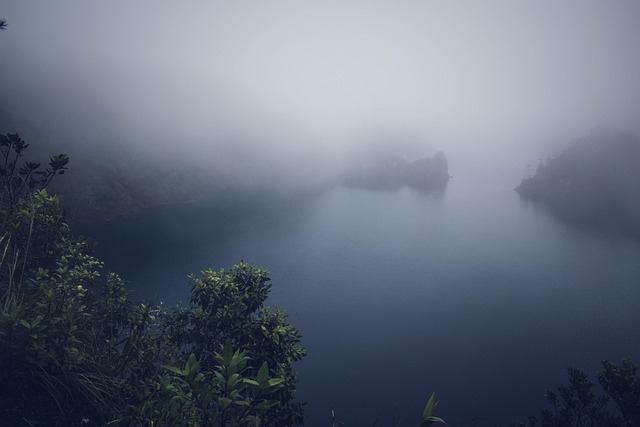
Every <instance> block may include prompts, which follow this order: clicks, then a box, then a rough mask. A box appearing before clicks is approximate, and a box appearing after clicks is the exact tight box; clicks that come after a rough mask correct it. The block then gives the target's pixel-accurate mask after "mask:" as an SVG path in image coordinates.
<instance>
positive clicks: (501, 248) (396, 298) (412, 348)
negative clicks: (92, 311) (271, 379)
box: [83, 179, 640, 426]
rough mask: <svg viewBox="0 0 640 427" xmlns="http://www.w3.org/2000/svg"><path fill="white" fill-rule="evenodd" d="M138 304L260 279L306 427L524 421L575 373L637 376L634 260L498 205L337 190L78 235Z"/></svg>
mask: <svg viewBox="0 0 640 427" xmlns="http://www.w3.org/2000/svg"><path fill="white" fill-rule="evenodd" d="M83 232H84V233H86V234H88V235H90V236H92V237H93V238H94V239H95V240H96V241H97V242H98V244H99V255H101V256H102V257H103V258H104V259H105V260H106V261H107V264H108V267H109V268H112V269H114V270H116V271H118V272H121V273H122V275H123V276H124V277H125V278H126V279H128V280H130V281H131V282H132V287H133V288H134V289H135V290H136V293H137V295H139V296H146V297H151V298H157V299H158V300H163V301H165V302H167V301H169V302H171V301H177V300H180V299H184V298H185V297H186V293H187V287H186V283H187V281H186V275H187V274H188V273H191V272H198V271H200V270H202V269H205V268H208V267H215V268H220V267H227V266H231V265H232V264H234V263H235V262H237V261H238V260H240V259H245V260H247V261H250V262H254V263H257V264H260V265H265V266H267V267H268V268H269V269H270V271H271V272H272V277H273V283H274V286H273V290H272V295H271V298H270V302H271V303H272V304H277V305H278V306H281V307H284V308H285V309H286V311H287V312H288V313H289V315H290V320H291V322H292V323H293V324H294V325H295V326H296V327H298V329H299V330H300V331H301V332H302V334H303V336H304V338H303V343H304V344H305V345H306V346H307V347H308V349H309V356H308V357H307V358H306V359H305V360H303V361H302V362H300V363H299V364H298V365H297V370H298V372H299V378H300V386H299V397H300V399H302V400H306V401H308V402H309V405H308V409H307V413H308V422H307V425H310V426H323V425H330V424H329V423H330V421H329V420H330V408H331V407H333V408H335V410H336V415H337V416H338V418H340V419H342V420H343V421H344V422H345V425H346V426H363V425H374V422H375V420H376V419H378V420H379V422H380V423H381V424H382V425H387V424H390V420H391V414H392V411H393V406H394V405H396V406H397V411H398V413H399V414H401V415H402V416H403V418H404V420H405V421H404V423H405V424H407V425H411V423H413V422H414V420H417V419H418V418H419V416H420V414H421V410H422V406H423V404H424V402H425V401H426V399H427V398H428V396H429V395H430V393H431V391H432V390H436V392H437V395H438V399H439V400H440V401H441V403H440V410H441V415H442V416H443V417H444V418H445V419H447V420H448V421H449V422H450V424H453V425H456V424H457V423H460V422H463V421H465V420H467V419H470V418H472V417H475V416H478V417H481V418H482V419H485V420H486V421H484V422H483V424H484V423H486V424H487V425H491V424H492V423H495V422H499V421H503V422H507V421H512V420H516V419H522V418H524V417H525V416H528V415H532V414H534V413H536V412H537V411H538V410H539V409H540V408H542V407H544V406H545V399H544V393H545V391H546V390H547V389H548V388H550V387H553V386H555V385H557V384H559V383H561V382H563V381H564V378H565V370H566V368H567V367H569V366H575V367H578V368H582V369H585V370H587V371H595V370H596V369H597V368H598V363H599V361H600V360H601V359H604V358H610V359H615V360H619V359H621V358H622V357H624V356H632V357H636V358H640V342H638V340H637V339H635V338H636V330H635V329H636V325H637V324H638V321H639V320H640V313H639V312H638V311H637V310H636V307H637V306H638V303H639V302H640V287H638V286H637V284H638V279H639V278H640V262H639V260H640V247H639V245H638V244H637V243H636V242H633V241H628V240H625V239H621V238H613V237H608V236H603V235H598V234H596V233H588V232H583V231H580V230H577V229H572V228H570V227H566V226H565V225H563V224H561V223H559V222H557V221H556V220H554V219H553V218H552V217H550V216H549V215H547V214H546V213H545V212H544V211H542V210H540V209H537V208H536V207H534V206H531V205H530V204H527V203H523V202H522V201H520V200H519V198H518V195H517V194H515V193H514V192H513V191H511V189H510V188H506V187H504V188H503V187H500V186H496V187H492V188H483V187H482V186H481V185H480V184H474V183H473V181H470V180H464V181H463V180H456V179H454V180H452V181H451V182H450V183H449V186H448V188H447V190H446V192H445V193H444V194H440V195H431V194H423V193H419V192H417V191H414V190H410V189H407V188H404V189H400V190H397V191H367V190H356V189H346V188H335V189H333V190H331V191H328V192H326V193H324V194H321V195H319V196H317V197H314V198H308V199H305V200H299V201H297V202H295V203H288V204H281V203H277V204H273V205H269V204H266V203H256V204H255V205H252V204H243V205H237V206H218V205H210V204H208V203H206V202H198V203H190V204H186V205H181V206H169V207H164V208H162V209H159V210H156V211H154V212H150V213H148V214H145V215H142V216H140V217H137V218H132V219H127V220H122V221H117V222H112V223H109V224H103V225H98V226H92V227H90V228H87V229H85V230H83Z"/></svg>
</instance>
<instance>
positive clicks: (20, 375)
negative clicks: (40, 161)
mask: <svg viewBox="0 0 640 427" xmlns="http://www.w3.org/2000/svg"><path fill="white" fill-rule="evenodd" d="M0 147H1V149H2V159H1V160H2V161H1V162H0V163H2V168H1V169H0V182H1V187H0V205H1V208H2V210H1V212H2V216H1V218H0V221H1V222H0V226H1V229H0V401H2V402H3V404H2V406H1V407H0V420H1V421H2V425H8V426H12V425H15V426H18V425H25V426H27V425H51V426H56V425H60V426H69V425H86V424H92V425H107V424H108V425H132V426H133V425H135V426H138V425H189V426H199V425H202V426H206V425H210V426H212V425H216V426H241V425H242V426H244V425H247V426H248V425H254V426H257V425H262V426H287V425H294V424H299V423H301V422H302V417H303V405H302V404H301V403H299V402H296V401H295V389H296V377H295V373H294V372H293V370H292V364H293V363H294V362H295V361H297V360H299V359H300V358H302V357H303V356H304V355H305V349H304V348H303V347H301V346H300V344H299V341H300V335H299V333H298V332H297V330H296V329H295V328H294V327H293V326H291V325H290V324H289V323H287V321H286V316H285V315H284V313H283V312H282V311H281V310H279V309H276V310H271V309H269V308H267V307H265V306H264V302H265V300H266V298H267V295H268V293H269V289H270V287H271V285H270V283H269V276H268V273H267V271H266V270H264V269H261V268H257V267H256V266H253V265H250V264H247V263H244V262H241V263H239V264H238V265H236V266H234V267H233V268H232V269H230V270H221V271H218V272H216V271H213V270H207V271H204V272H202V273H201V275H199V276H192V277H191V287H190V295H191V298H190V302H189V304H187V305H183V306H177V307H175V308H173V309H165V308H163V307H162V306H156V305H153V304H139V303H133V302H131V301H130V300H129V298H128V295H127V290H126V288H125V285H124V282H123V281H122V280H121V279H120V278H119V277H118V276H117V275H116V274H113V273H110V274H108V275H107V276H106V277H105V278H104V279H102V278H101V271H100V270H101V266H102V264H101V263H100V261H98V260H97V259H95V258H94V257H93V256H92V255H91V254H90V251H89V249H88V245H87V243H86V242H85V241H84V240H82V239H76V238H73V237H72V236H71V233H70V229H69V226H68V224H67V222H66V220H65V219H64V215H63V212H62V210H61V209H60V205H59V200H58V199H57V198H56V197H55V196H51V195H49V194H48V193H47V191H46V189H45V187H46V186H47V185H48V184H49V182H50V181H51V179H52V177H54V176H55V175H57V174H61V173H63V172H64V169H65V168H66V161H68V159H67V158H66V156H64V155H60V156H54V157H52V158H51V161H50V164H49V168H47V169H45V170H41V169H40V166H39V165H37V164H35V163H31V162H27V161H24V159H23V155H24V151H25V150H26V148H27V144H25V143H24V141H23V140H22V139H21V138H20V137H19V136H18V135H17V134H12V135H2V136H1V138H0ZM32 177H35V178H33V179H32ZM37 177H41V178H40V179H38V178H37Z"/></svg>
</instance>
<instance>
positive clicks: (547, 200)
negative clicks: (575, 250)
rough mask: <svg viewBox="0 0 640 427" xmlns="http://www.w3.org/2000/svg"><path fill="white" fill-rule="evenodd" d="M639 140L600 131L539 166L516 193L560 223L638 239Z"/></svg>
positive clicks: (632, 136) (575, 142)
mask: <svg viewBox="0 0 640 427" xmlns="http://www.w3.org/2000/svg"><path fill="white" fill-rule="evenodd" d="M639 164H640V139H638V137H637V136H635V135H631V134H624V133H616V132H612V131H608V130H600V131H595V132H593V133H591V134H590V135H589V136H588V137H585V138H582V139H579V140H576V141H574V142H573V144H571V146H569V147H568V148H567V149H566V150H564V151H562V152H560V153H558V154H556V155H555V156H553V157H550V158H548V159H547V160H546V161H544V162H541V163H540V164H539V165H538V168H537V170H536V171H535V173H533V174H530V176H528V177H527V178H524V179H523V180H522V182H521V183H520V185H519V186H518V187H517V188H516V191H517V192H518V193H519V194H520V195H521V196H523V197H526V198H528V199H531V200H534V201H536V202H539V203H540V204H542V205H544V206H545V207H547V208H549V209H550V210H551V211H553V212H554V213H555V214H557V215H559V216H560V217H562V218H564V219H566V220H570V221H573V222H578V223H582V224H586V225H592V226H597V227H601V228H607V229H616V230H620V231H626V232H630V233H633V234H634V235H636V236H640V232H639V231H638V230H640V199H639V197H638V195H640V168H638V165H639Z"/></svg>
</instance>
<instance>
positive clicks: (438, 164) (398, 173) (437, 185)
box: [344, 151, 451, 191]
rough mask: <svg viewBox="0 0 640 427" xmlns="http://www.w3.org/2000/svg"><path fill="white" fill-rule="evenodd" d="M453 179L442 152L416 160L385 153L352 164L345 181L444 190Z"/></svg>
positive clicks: (376, 186) (379, 186)
mask: <svg viewBox="0 0 640 427" xmlns="http://www.w3.org/2000/svg"><path fill="white" fill-rule="evenodd" d="M449 178H451V177H450V176H449V170H448V163H447V159H446V157H445V155H444V153H443V152H441V151H439V152H437V153H435V154H434V155H433V156H432V157H426V158H421V159H418V160H415V161H412V162H409V161H407V160H405V159H404V158H402V157H401V156H400V155H397V154H389V153H385V154H384V155H378V156H372V157H371V158H369V159H367V160H364V161H361V162H360V163H359V164H358V165H355V166H352V167H351V168H350V172H349V173H347V175H346V176H345V179H344V184H345V185H347V186H349V187H359V188H369V189H388V190H392V189H397V188H400V187H403V186H409V187H413V188H417V189H420V190H424V191H434V190H442V189H444V188H445V187H446V185H447V182H448V181H449Z"/></svg>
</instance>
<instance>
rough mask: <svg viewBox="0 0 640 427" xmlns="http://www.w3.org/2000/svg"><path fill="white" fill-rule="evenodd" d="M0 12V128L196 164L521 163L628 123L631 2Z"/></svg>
mask: <svg viewBox="0 0 640 427" xmlns="http://www.w3.org/2000/svg"><path fill="white" fill-rule="evenodd" d="M0 14H1V16H3V17H4V18H5V19H6V20H7V22H8V24H9V27H8V29H7V30H6V31H3V33H2V35H1V37H0V53H1V54H2V56H3V62H4V64H3V71H2V72H1V73H2V74H3V78H2V80H1V82H0V90H1V91H2V93H3V96H2V98H1V99H0V108H1V109H2V110H4V111H5V114H6V115H7V116H8V117H9V118H10V119H12V120H13V121H14V122H16V123H15V124H14V123H10V125H12V127H13V125H15V127H16V128H15V129H13V128H11V129H2V130H3V131H23V130H22V128H23V127H25V126H35V127H40V128H41V129H46V130H48V131H49V132H50V133H51V134H52V136H53V137H55V138H56V139H58V140H60V139H62V140H64V139H65V138H67V139H77V140H85V141H87V142H86V144H92V143H104V142H105V140H107V139H113V140H119V141H121V142H122V143H124V144H127V145H135V146H137V147H139V148H140V147H141V148H142V149H144V150H146V149H153V148H155V147H169V148H170V147H178V148H179V149H180V150H182V151H191V154H185V156H186V157H189V156H191V157H193V159H197V160H198V161H203V159H207V158H209V157H212V158H213V157H216V156H218V157H220V155H221V153H222V157H224V156H227V157H226V158H231V159H232V158H234V156H235V157H242V156H244V157H246V156H256V157H257V158H265V159H270V158H273V159H282V158H287V159H292V160H293V161H294V162H295V161H297V159H308V158H313V157H317V158H318V159H322V161H326V162H331V161H333V160H335V159H336V158H338V159H339V158H342V156H344V154H345V152H349V151H352V150H353V149H354V147H357V146H362V145H364V146H365V147H366V146H368V145H369V144H380V143H381V141H384V143H385V144H388V145H389V146H391V147H393V148H396V149H397V150H399V151H406V152H409V153H410V152H414V153H417V152H420V153H424V154H432V153H433V152H435V151H440V150H441V151H444V152H445V153H447V154H452V155H453V156H456V155H458V156H459V155H461V153H463V155H464V156H469V157H471V158H473V157H475V156H477V155H481V156H482V157H487V158H491V157H494V158H497V157H503V158H500V159H499V160H501V161H502V162H503V163H506V162H509V161H511V156H516V157H514V161H517V162H518V167H521V168H522V167H523V164H522V162H523V161H524V160H523V159H524V158H528V159H529V160H530V161H531V162H535V160H536V159H537V157H544V156H546V154H552V153H553V152H555V151H558V150H560V149H562V148H563V147H562V144H566V143H568V142H569V141H570V140H571V139H573V138H576V137H580V136H582V135H584V134H585V133H588V132H589V130H590V129H592V128H593V127H597V126H600V125H608V126H611V127H613V128H616V129H621V130H628V131H633V132H638V123H640V121H639V120H638V118H639V112H640V85H638V84H637V79H638V77H637V76H639V75H640V49H638V48H637V40H640V27H638V26H637V25H636V22H637V19H638V18H640V4H638V3H635V2H631V1H619V2H613V3H612V2H584V1H579V2H578V1H574V2H563V3H555V2H535V3H532V2H508V1H493V2H482V3H479V2H463V3H459V2H456V3H450V2H435V1H434V2H417V1H409V2H407V1H404V2H394V3H393V4H391V3H385V2H377V1H376V2H363V1H356V2H349V3H345V2H338V1H329V2H323V3H322V4H311V3H299V2H294V1H277V2H269V3H259V2H248V1H239V2H224V3H210V2H190V3H188V4H180V6H177V5H173V4H171V3H169V2H151V1H148V2H136V3H135V4H132V3H128V2H109V3H84V2H79V1H63V2H55V3H44V4H37V5H36V4H35V3H30V2H9V3H8V4H6V5H4V7H3V9H2V10H0ZM26 122H30V123H26ZM0 124H2V123H0ZM5 126H9V125H5ZM51 129H52V130H51ZM174 149H175V148H174ZM185 149H188V150H185ZM518 153H523V154H522V155H521V156H520V157H519V158H518V156H517V154H518ZM321 163H322V162H321Z"/></svg>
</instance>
